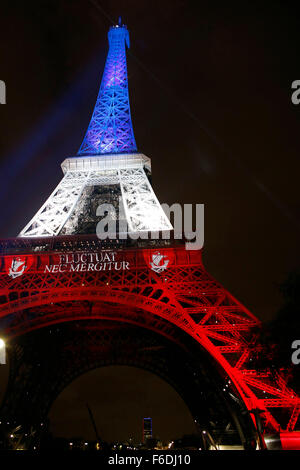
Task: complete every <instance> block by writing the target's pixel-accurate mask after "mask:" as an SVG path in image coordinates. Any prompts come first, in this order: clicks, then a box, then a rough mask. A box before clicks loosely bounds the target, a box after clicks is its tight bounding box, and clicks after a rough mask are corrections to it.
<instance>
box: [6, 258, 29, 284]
mask: <svg viewBox="0 0 300 470" xmlns="http://www.w3.org/2000/svg"><path fill="white" fill-rule="evenodd" d="M26 268H27V266H26V259H23V260H22V259H21V258H13V260H12V262H11V265H10V268H9V271H8V275H9V276H10V277H12V278H13V279H15V278H16V277H19V276H22V274H23V273H24V271H25V269H26Z"/></svg>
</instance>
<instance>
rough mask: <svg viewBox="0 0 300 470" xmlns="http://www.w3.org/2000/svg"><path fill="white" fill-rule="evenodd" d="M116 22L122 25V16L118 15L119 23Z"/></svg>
mask: <svg viewBox="0 0 300 470" xmlns="http://www.w3.org/2000/svg"><path fill="white" fill-rule="evenodd" d="M118 24H119V26H122V18H121V16H119V23H118Z"/></svg>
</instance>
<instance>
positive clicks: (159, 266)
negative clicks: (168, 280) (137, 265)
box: [150, 251, 169, 273]
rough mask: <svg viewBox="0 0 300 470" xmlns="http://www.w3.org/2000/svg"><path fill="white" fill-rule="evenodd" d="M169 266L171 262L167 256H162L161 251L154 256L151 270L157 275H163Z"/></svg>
mask: <svg viewBox="0 0 300 470" xmlns="http://www.w3.org/2000/svg"><path fill="white" fill-rule="evenodd" d="M168 264H169V260H168V258H167V257H166V256H165V255H162V254H161V253H160V252H159V251H157V252H156V253H153V254H152V261H151V262H150V266H151V269H152V270H153V271H155V272H156V273H161V272H162V271H164V270H165V269H167V266H168Z"/></svg>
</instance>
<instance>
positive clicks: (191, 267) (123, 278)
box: [0, 26, 300, 434]
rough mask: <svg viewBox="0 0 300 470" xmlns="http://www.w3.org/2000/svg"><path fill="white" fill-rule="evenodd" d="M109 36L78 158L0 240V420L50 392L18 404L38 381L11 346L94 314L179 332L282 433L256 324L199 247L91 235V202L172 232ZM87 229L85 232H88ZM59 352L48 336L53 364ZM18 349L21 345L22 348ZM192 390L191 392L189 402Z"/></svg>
mask: <svg viewBox="0 0 300 470" xmlns="http://www.w3.org/2000/svg"><path fill="white" fill-rule="evenodd" d="M109 41H110V49H109V53H108V58H107V62H106V66H105V72H104V75H103V80H102V84H101V88H100V93H99V97H98V99H97V103H96V107H95V111H94V114H93V117H92V120H91V124H90V126H89V129H88V132H87V134H86V136H85V139H84V141H83V144H82V146H81V148H80V151H79V155H77V156H76V157H73V158H68V159H66V160H65V161H64V162H63V163H62V169H63V172H64V178H63V179H62V181H61V183H60V184H59V185H58V186H57V188H56V189H55V190H54V192H53V193H52V194H51V195H50V197H49V198H48V200H47V201H46V203H45V204H44V205H43V206H42V207H41V209H40V210H39V211H38V212H37V214H36V215H35V216H34V217H33V219H32V220H31V221H30V222H29V223H28V224H27V225H26V227H25V228H24V229H23V230H22V232H21V233H20V236H19V238H16V239H11V240H2V241H1V243H0V247H1V261H0V328H1V332H2V334H3V336H5V337H6V339H7V340H8V341H9V343H10V342H12V343H11V344H14V346H13V349H14V351H16V354H15V357H16V358H17V359H16V360H15V361H13V364H15V366H13V367H14V370H13V371H12V372H11V380H10V384H9V388H8V392H7V394H6V399H5V401H4V405H3V407H2V419H3V420H4V419H8V418H9V420H10V421H11V420H13V419H19V420H20V422H22V421H26V420H30V416H33V415H36V414H37V413H38V411H37V410H39V409H40V417H41V418H43V419H44V415H43V413H46V412H47V410H46V409H42V405H40V406H41V408H39V406H38V404H37V403H38V401H39V403H48V405H49V406H50V404H51V400H52V399H53V397H54V395H55V393H54V392H53V393H52V392H51V394H50V391H51V387H50V388H49V387H46V386H45V387H44V389H42V388H41V385H39V386H38V390H40V391H39V393H35V394H34V396H33V395H32V400H30V401H29V402H28V398H26V396H28V390H27V389H26V387H30V383H31V384H32V383H34V384H35V383H37V382H38V383H40V378H38V377H41V376H40V375H39V374H38V373H37V372H36V370H35V367H33V366H32V365H30V364H29V363H30V360H29V359H28V361H29V362H28V364H27V366H25V362H26V361H25V360H24V361H25V362H24V364H22V360H23V359H22V358H23V356H22V354H21V353H20V354H19V353H18V351H19V349H18V341H19V342H20V343H21V342H22V339H23V338H27V337H28V335H32V334H34V332H37V331H38V330H39V331H40V334H41V335H42V333H43V332H44V331H48V330H47V329H50V332H51V331H52V328H54V326H55V325H56V326H57V325H64V331H65V332H66V331H67V330H66V328H67V326H68V325H69V327H70V331H73V330H72V328H73V326H74V325H80V324H82V325H83V324H84V322H90V321H93V322H103V321H104V322H105V321H106V322H110V323H111V322H112V323H114V325H119V327H122V328H123V327H124V328H125V327H126V325H127V326H128V325H132V326H133V327H135V328H136V327H138V328H141V329H143V330H145V329H147V330H151V331H153V332H156V333H157V334H159V335H161V336H163V337H172V338H173V339H174V335H175V336H176V335H177V334H178V332H183V333H184V334H185V338H189V340H192V342H193V344H194V345H196V346H197V348H199V350H201V351H203V352H205V354H207V355H208V356H209V357H210V358H211V361H212V364H213V366H212V367H213V368H214V370H217V371H218V374H219V376H220V377H221V378H222V384H223V385H222V387H223V393H224V396H225V395H226V396H228V398H229V396H230V397H231V398H230V400H231V401H232V400H235V401H237V402H239V403H240V404H241V408H243V407H244V408H245V410H248V412H247V414H248V417H249V416H251V419H250V420H249V421H250V422H251V423H252V426H253V428H255V426H257V424H258V423H257V420H256V419H255V413H260V415H261V417H262V420H263V421H264V427H265V430H266V432H267V431H268V432H276V433H278V432H280V433H281V434H282V433H283V432H285V433H291V432H292V431H293V430H294V429H295V428H296V426H297V422H298V419H299V412H300V399H299V397H298V396H297V395H296V394H295V393H294V391H293V390H291V389H290V388H289V387H288V386H287V384H286V381H285V379H284V377H283V375H282V374H281V372H280V371H278V372H273V371H272V372H271V371H270V370H263V371H258V370H256V369H255V367H254V366H253V360H252V353H253V351H254V350H257V349H258V350H259V348H260V346H259V345H257V344H256V340H257V331H258V329H259V327H260V322H259V321H258V319H257V318H256V317H255V316H254V315H252V314H251V313H250V312H249V311H248V310H247V309H246V308H245V307H244V306H243V305H242V304H241V303H240V302H238V301H237V300H236V299H235V298H234V297H233V296H232V295H231V294H230V293H229V292H228V291H227V290H226V289H224V288H223V287H222V286H221V285H220V284H219V283H218V282H217V281H216V280H215V279H213V278H212V277H211V276H210V275H209V274H208V272H207V271H206V270H205V268H204V266H203V264H202V258H201V251H199V250H198V251H188V250H186V247H185V245H184V244H178V243H179V242H176V244H175V242H171V241H153V240H144V241H142V240H138V241H129V240H124V241H122V240H120V239H117V240H115V241H113V240H106V241H100V240H99V239H98V238H97V237H96V236H95V228H96V221H97V218H96V216H95V213H94V212H95V207H96V205H97V204H98V203H100V202H102V203H103V201H104V202H109V203H111V204H114V203H115V200H116V198H117V197H120V198H121V200H122V204H123V206H124V213H125V219H126V222H127V224H128V232H132V233H135V234H138V235H140V234H141V233H144V234H145V233H148V232H151V231H171V229H172V226H171V224H170V222H169V220H168V219H167V217H166V216H165V214H164V212H163V210H162V208H161V206H160V204H159V202H158V200H157V198H156V196H155V194H154V192H153V189H152V187H151V184H150V182H149V175H150V172H151V165H150V160H149V158H147V157H145V156H144V155H143V154H139V153H137V152H136V146H135V141H134V137H133V131H132V124H131V119H130V110H129V101H128V83H127V71H126V57H125V41H127V43H128V44H129V36H128V31H127V29H126V27H124V26H122V27H121V26H118V27H113V28H111V29H110V32H109ZM133 152H134V153H133ZM105 198H106V199H105ZM90 225H92V226H93V227H94V231H93V233H94V234H93V235H88V230H87V227H89V226H90ZM79 234H81V235H79ZM101 324H102V323H98V329H99V325H101ZM175 330H176V331H177V333H174V331H175ZM141 331H142V330H141ZM171 332H173V333H171ZM66 334H67V333H66ZM92 336H93V335H92ZM137 341H138V339H137ZM24 344H26V341H25V343H24ZM87 344H88V343H87ZM187 344H188V345H190V343H189V342H186V345H187ZM37 347H38V346H37ZM40 347H41V349H40V355H41V356H43V354H45V351H44V349H43V348H42V345H41V346H40ZM66 347H67V346H66V345H65V344H64V343H63V342H60V343H59V348H60V349H58V351H56V356H55V357H56V358H57V360H59V354H61V355H62V356H63V354H64V352H65V348H66ZM131 347H134V345H133V344H132V345H130V344H129V345H128V346H127V348H128V350H130V348H131ZM22 348H23V349H22ZM22 348H21V349H22V350H26V348H27V350H29V349H30V345H29V346H26V347H25V346H24V345H23V346H22ZM24 348H25V349H24ZM31 349H32V347H31ZM33 349H34V348H33ZM33 349H32V351H33ZM187 349H188V347H187ZM100 352H101V351H100ZM100 352H99V354H100ZM85 353H86V354H90V357H94V356H93V354H94V349H93V346H87V350H86V352H85ZM32 354H33V355H32V356H30V354H29V356H30V357H32V358H33V357H35V356H34V351H33V352H32ZM114 354H115V353H114ZM43 357H44V356H43ZM128 357H132V356H131V355H130V354H128ZM98 359H99V357H98ZM128 360H129V359H128ZM130 360H131V359H130ZM32 361H33V362H34V361H36V359H32ZM45 361H46V359H45ZM99 361H100V359H99ZM100 362H101V361H100ZM35 363H36V362H35ZM46 363H47V361H46V362H45V364H46ZM91 363H92V362H91ZM49 364H51V358H50V359H49ZM45 367H46V366H45ZM66 367H67V366H66ZM68 367H69V366H68ZM81 367H83V366H82V365H81V366H80V370H81ZM46 370H47V367H46ZM82 370H83V369H82ZM53 373H54V372H53ZM66 373H68V371H66ZM178 373H179V372H178ZM71 375H72V374H70V377H71ZM196 375H197V373H196V372H195V377H196ZM53 377H54V376H51V378H50V379H49V380H52V379H53V380H54V378H53ZM43 380H44V381H45V380H46V377H45V376H44V379H43ZM55 380H56V379H55ZM48 389H49V392H48V391H47V390H48ZM56 389H59V385H57V388H56ZM197 390H198V389H197ZM48 393H49V394H50V395H47V394H48ZM46 395H47V396H46ZM200 395H201V390H200V389H199V403H200V401H201V400H203V397H202V398H201V397H200ZM22 397H23V398H22ZM25 398H26V400H27V401H26V403H27V402H28V404H27V406H26V407H24V400H25ZM195 401H197V400H194V399H193V409H196V408H197V406H196V405H195ZM30 407H31V408H30ZM25 408H26V409H25ZM29 409H31V410H32V413H29V412H28V410H29ZM202 409H203V407H202ZM212 412H213V411H212ZM42 415H43V416H42ZM194 415H197V412H195V413H194ZM240 415H241V416H242V413H241V414H240ZM37 419H38V418H37ZM241 419H242V418H241ZM208 422H209V420H208ZM208 425H209V424H208ZM240 428H241V426H239V429H240Z"/></svg>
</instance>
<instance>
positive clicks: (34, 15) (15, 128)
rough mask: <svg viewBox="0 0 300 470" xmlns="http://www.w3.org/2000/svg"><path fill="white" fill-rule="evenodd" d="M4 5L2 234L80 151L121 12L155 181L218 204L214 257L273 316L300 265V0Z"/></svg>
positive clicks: (212, 227)
mask: <svg viewBox="0 0 300 470" xmlns="http://www.w3.org/2000/svg"><path fill="white" fill-rule="evenodd" d="M97 4H98V5H99V7H98V8H97ZM1 10H2V14H1V31H0V38H1V42H0V57H1V60H0V79H1V80H4V81H5V82H6V86H7V104H6V105H4V106H3V105H2V106H1V107H0V119H1V128H0V129H1V132H0V170H1V171H0V178H1V186H0V199H1V213H2V216H1V220H0V233H1V236H2V237H12V236H15V235H17V233H18V232H19V231H20V230H21V229H22V227H23V226H24V225H25V224H26V223H27V222H28V220H29V218H31V217H32V215H33V214H34V213H35V212H36V211H37V210H38V208H39V207H40V206H41V204H42V203H43V202H44V200H45V199H46V197H47V196H48V195H49V193H50V192H51V191H52V190H53V188H54V187H55V185H56V184H57V183H58V182H59V180H60V178H61V170H60V167H59V165H60V163H61V161H62V160H63V159H64V158H65V157H67V156H72V155H75V154H76V152H77V150H78V148H79V146H80V143H81V139H82V138H83V136H84V133H85V129H86V127H87V125H88V122H89V118H90V115H91V112H92V109H93V106H94V103H95V99H96V96H97V92H98V87H99V84H100V78H101V74H102V71H103V67H104V61H105V55H106V52H107V36H106V35H107V30H108V28H109V26H110V20H109V18H113V19H115V20H117V18H118V16H120V15H121V16H122V19H123V21H124V22H125V23H126V24H127V26H128V29H129V31H130V35H131V49H130V51H129V54H128V71H129V85H130V101H131V110H132V118H133V125H134V130H135V137H136V141H137V145H138V149H139V150H140V151H141V152H143V153H145V154H146V155H147V156H149V157H151V159H152V170H153V171H152V172H153V187H154V190H155V191H156V194H157V196H158V198H159V199H160V201H161V202H168V203H174V202H180V203H204V204H205V250H204V261H205V264H206V267H207V269H208V270H209V271H210V272H211V274H213V275H214V276H215V277H216V278H217V279H218V280H219V281H220V282H221V283H222V284H223V285H224V286H225V287H226V288H227V289H228V290H229V291H230V292H231V293H232V294H233V295H235V296H236V297H237V298H238V299H239V300H240V301H242V302H243V303H244V304H245V305H246V306H247V307H248V308H249V309H250V310H251V311H252V312H253V313H254V314H255V315H257V316H258V317H259V318H260V319H262V320H264V321H266V320H269V319H271V318H272V317H273V316H274V314H275V313H276V311H277V310H278V308H279V306H280V302H281V298H280V296H279V293H278V290H277V284H278V283H280V282H282V281H283V280H284V278H285V277H286V275H287V274H288V273H289V272H290V271H291V270H292V269H294V268H295V267H296V266H297V265H299V248H298V239H299V154H300V139H299V124H300V106H299V107H297V106H294V105H293V104H292V102H291V83H292V81H293V80H296V79H300V61H299V51H300V17H299V15H298V14H297V11H295V3H294V2H287V1H285V2H279V1H276V0H275V1H264V2H261V1H240V2H235V3H233V2H230V1H226V2H225V1H224V2H214V1H209V2H208V1H201V2H198V1H197V2H196V1H195V2H193V1H184V0H181V1H180V0H164V1H156V0H152V1H137V0H127V1H126V2H124V1H123V2H122V1H120V0H114V1H109V0H107V1H104V0H98V1H97V0H72V1H71V0H69V1H67V0H60V1H58V0H45V1H40V2H37V1H36V2H35V1H27V2H21V1H16V2H8V1H3V2H2V3H1ZM292 339H294V336H293V338H292ZM88 383H90V382H89V379H87V382H86V384H88ZM74 386H75V385H74ZM80 387H81V389H82V387H83V385H81V386H80Z"/></svg>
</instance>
